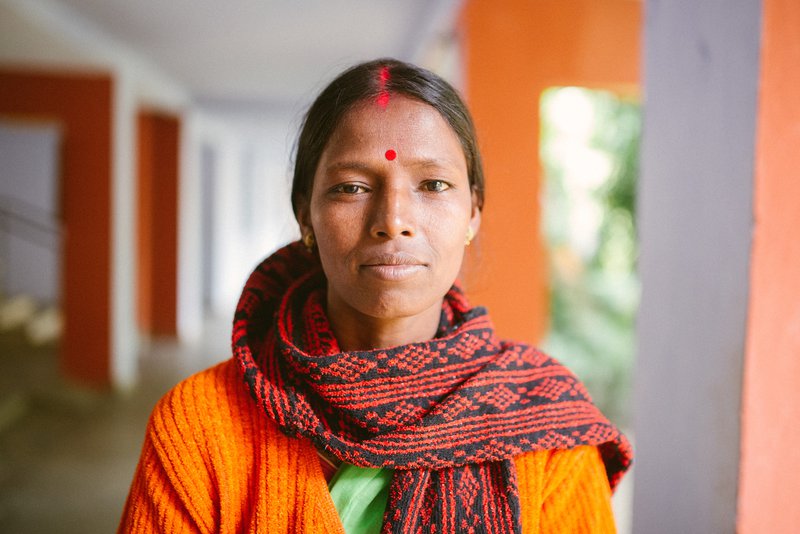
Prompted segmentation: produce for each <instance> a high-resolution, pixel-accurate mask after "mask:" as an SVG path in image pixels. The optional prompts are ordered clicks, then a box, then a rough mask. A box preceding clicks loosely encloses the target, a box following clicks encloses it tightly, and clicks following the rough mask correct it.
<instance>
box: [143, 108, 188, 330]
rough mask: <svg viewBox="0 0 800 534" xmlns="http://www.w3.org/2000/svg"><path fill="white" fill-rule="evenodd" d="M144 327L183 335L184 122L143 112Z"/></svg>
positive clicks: (168, 116)
mask: <svg viewBox="0 0 800 534" xmlns="http://www.w3.org/2000/svg"><path fill="white" fill-rule="evenodd" d="M137 126H138V178H139V184H138V195H139V198H138V203H137V207H138V215H137V219H138V224H137V229H138V233H139V239H138V265H137V267H138V277H137V283H138V290H137V295H138V302H137V308H138V310H137V315H138V320H139V326H140V327H141V329H142V330H143V331H144V332H147V333H149V334H155V335H166V336H174V335H176V334H177V303H178V204H179V202H178V177H179V173H180V168H179V159H180V158H179V150H180V121H179V119H178V118H177V117H174V116H171V115H166V114H162V113H158V112H151V111H143V112H141V113H139V116H138V120H137Z"/></svg>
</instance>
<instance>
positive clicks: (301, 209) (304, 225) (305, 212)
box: [295, 198, 314, 236]
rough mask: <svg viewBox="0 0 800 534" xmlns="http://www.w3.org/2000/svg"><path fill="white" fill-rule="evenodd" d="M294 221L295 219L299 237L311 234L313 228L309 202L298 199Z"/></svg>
mask: <svg viewBox="0 0 800 534" xmlns="http://www.w3.org/2000/svg"><path fill="white" fill-rule="evenodd" d="M295 219H297V224H298V225H299V226H300V235H301V236H304V235H306V234H308V233H313V231H314V227H313V226H311V210H310V209H309V202H308V200H306V199H305V198H303V199H299V201H298V203H297V213H295Z"/></svg>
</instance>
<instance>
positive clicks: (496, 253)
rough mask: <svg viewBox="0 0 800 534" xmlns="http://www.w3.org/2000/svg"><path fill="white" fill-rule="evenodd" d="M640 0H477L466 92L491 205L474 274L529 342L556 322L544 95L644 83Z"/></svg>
mask: <svg viewBox="0 0 800 534" xmlns="http://www.w3.org/2000/svg"><path fill="white" fill-rule="evenodd" d="M641 11H642V6H641V2H638V1H635V0H606V1H604V2H597V0H536V1H530V0H504V1H503V2H487V1H485V0H468V1H467V2H466V5H465V8H464V13H463V25H462V27H463V48H464V53H465V70H466V77H465V80H466V84H465V85H466V96H467V100H468V104H469V107H470V110H471V111H472V113H473V116H474V118H475V122H476V127H477V129H478V138H479V142H480V147H481V150H482V155H483V158H484V166H485V172H486V208H485V210H484V213H483V221H482V226H481V233H480V237H479V240H478V241H477V242H476V245H477V247H478V251H477V254H476V253H475V251H473V258H472V260H473V262H472V263H473V264H477V265H473V267H472V268H471V269H470V272H469V276H468V277H467V282H468V292H469V294H470V297H471V299H472V301H473V302H475V303H477V304H482V305H486V306H487V307H488V308H489V310H490V312H491V314H492V317H493V319H494V321H495V323H496V326H497V329H498V331H499V333H500V334H501V335H503V336H506V337H511V338H516V339H522V340H526V341H530V342H536V341H538V340H539V339H540V338H541V337H542V335H543V334H544V333H545V330H546V328H547V313H548V312H547V309H548V290H547V286H548V274H547V260H546V258H545V253H546V252H545V249H544V244H543V243H542V237H541V232H540V219H541V211H540V206H539V191H540V163H539V127H540V126H539V98H540V96H541V93H542V91H544V90H545V89H547V88H548V87H552V86H555V85H581V86H588V87H597V88H599V87H604V88H609V89H617V90H622V91H625V92H632V91H635V88H636V86H637V84H638V81H639V64H640V35H641V25H642V20H641V17H642V13H641Z"/></svg>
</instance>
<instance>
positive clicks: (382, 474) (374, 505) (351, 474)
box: [328, 463, 393, 534]
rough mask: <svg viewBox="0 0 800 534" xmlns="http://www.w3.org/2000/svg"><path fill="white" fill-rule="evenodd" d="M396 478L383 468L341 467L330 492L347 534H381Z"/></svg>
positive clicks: (389, 470)
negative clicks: (390, 490)
mask: <svg viewBox="0 0 800 534" xmlns="http://www.w3.org/2000/svg"><path fill="white" fill-rule="evenodd" d="M392 474H393V472H392V470H391V469H383V468H380V467H358V466H355V465H350V464H346V463H343V464H342V465H341V466H340V467H339V470H338V471H336V474H335V475H333V478H332V479H331V481H330V482H329V483H328V488H329V489H330V492H331V498H332V499H333V504H334V505H335V506H336V511H337V512H339V518H340V519H341V520H342V526H344V531H345V532H346V533H347V534H379V533H380V531H381V526H383V512H384V511H385V510H386V501H387V500H388V499H389V486H390V484H391V482H392Z"/></svg>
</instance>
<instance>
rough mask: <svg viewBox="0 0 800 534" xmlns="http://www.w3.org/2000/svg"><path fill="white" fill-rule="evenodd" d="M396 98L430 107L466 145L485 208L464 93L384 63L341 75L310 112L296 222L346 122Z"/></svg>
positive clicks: (407, 67) (297, 181) (298, 167)
mask: <svg viewBox="0 0 800 534" xmlns="http://www.w3.org/2000/svg"><path fill="white" fill-rule="evenodd" d="M391 94H399V95H403V96H406V97H409V98H413V99H415V100H419V101H421V102H424V103H425V104H428V105H429V106H431V107H432V108H434V109H435V110H436V111H438V112H439V113H440V114H441V116H442V117H443V118H444V119H445V120H446V121H447V123H448V124H449V125H450V127H451V128H452V129H453V131H454V132H455V134H456V136H457V137H458V140H459V141H460V142H461V147H462V149H463V150H464V157H465V158H466V160H467V176H468V177H469V184H470V188H471V189H472V191H473V192H474V193H475V195H476V196H477V199H478V208H483V199H484V185H483V166H482V165H481V155H480V152H479V151H478V142H477V139H476V136H475V127H474V125H473V124H472V118H471V117H470V114H469V111H467V107H466V105H464V102H463V101H462V100H461V97H460V96H458V92H456V90H455V89H454V88H453V86H451V85H450V84H449V83H447V82H446V81H445V80H443V79H442V78H440V77H439V76H437V75H436V74H434V73H432V72H431V71H429V70H426V69H423V68H421V67H417V66H416V65H412V64H410V63H404V62H402V61H398V60H396V59H391V58H384V59H376V60H374V61H369V62H367V63H361V64H360V65H356V66H354V67H351V68H349V69H347V70H346V71H344V72H343V73H341V74H340V75H339V76H338V77H336V79H335V80H333V81H332V82H331V83H330V84H328V86H327V87H326V88H325V89H324V90H323V91H322V92H321V93H320V94H319V96H318V97H317V99H316V100H315V101H314V103H313V104H311V107H310V108H309V109H308V112H306V115H305V118H304V120H303V126H302V128H301V129H300V135H299V137H298V139H297V150H296V153H295V165H294V178H293V179H292V209H293V210H294V213H295V216H297V214H298V206H299V205H300V204H301V203H302V202H308V201H309V200H310V199H311V188H312V186H313V183H314V174H315V173H316V171H317V165H318V164H319V160H320V158H321V157H322V152H323V151H324V150H325V146H326V145H327V144H328V140H329V139H330V137H331V135H333V132H334V131H335V130H336V127H337V126H338V125H339V123H340V122H341V120H342V117H344V115H345V114H346V113H347V112H348V111H350V109H351V108H353V106H355V105H356V104H358V103H359V102H363V101H364V100H371V99H380V98H381V97H382V95H386V96H388V95H391Z"/></svg>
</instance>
